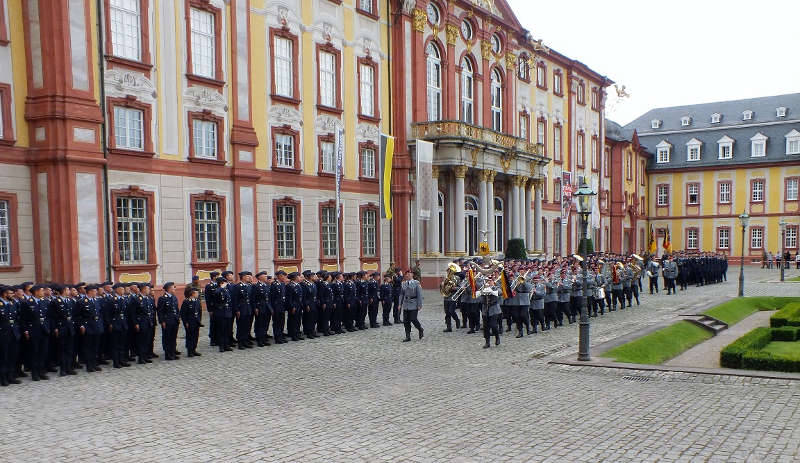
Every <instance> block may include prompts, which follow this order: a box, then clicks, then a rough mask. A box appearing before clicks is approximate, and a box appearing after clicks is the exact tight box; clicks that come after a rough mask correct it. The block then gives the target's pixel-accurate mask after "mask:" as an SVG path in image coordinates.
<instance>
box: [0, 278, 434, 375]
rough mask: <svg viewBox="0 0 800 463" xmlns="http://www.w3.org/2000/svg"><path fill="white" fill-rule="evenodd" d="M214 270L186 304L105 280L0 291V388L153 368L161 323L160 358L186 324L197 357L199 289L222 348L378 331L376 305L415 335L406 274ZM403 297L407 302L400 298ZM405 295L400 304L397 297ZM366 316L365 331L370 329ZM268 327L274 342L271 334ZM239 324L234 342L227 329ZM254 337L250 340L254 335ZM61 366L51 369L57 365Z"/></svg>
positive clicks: (415, 292)
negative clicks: (105, 368)
mask: <svg viewBox="0 0 800 463" xmlns="http://www.w3.org/2000/svg"><path fill="white" fill-rule="evenodd" d="M233 275H234V274H233V272H231V271H225V272H222V273H221V274H220V273H219V272H212V273H211V281H210V282H209V283H208V284H207V285H206V286H205V288H202V289H201V288H200V287H199V285H196V284H192V285H187V286H186V288H185V290H184V299H183V302H182V303H180V304H179V302H178V299H177V296H176V295H175V284H174V283H173V282H167V283H166V284H164V285H163V287H162V290H163V295H161V296H160V297H159V298H158V300H157V301H156V300H155V298H154V296H153V294H152V288H151V285H150V284H147V283H116V284H112V283H111V282H105V283H102V284H97V285H87V284H85V283H78V284H76V285H61V284H52V285H40V284H33V283H32V282H26V283H22V284H20V285H17V286H13V287H11V286H0V384H2V385H3V386H7V385H8V384H18V383H19V379H18V378H20V377H25V376H27V374H26V373H25V372H24V370H23V366H24V367H25V368H26V369H27V370H28V371H30V374H31V379H32V380H34V381H39V380H43V379H44V380H46V379H49V377H48V375H47V373H48V372H55V371H59V375H60V376H67V375H74V374H76V369H77V368H81V367H82V366H83V365H84V364H85V366H86V371H87V372H90V373H91V372H95V371H101V370H102V367H101V366H100V365H108V364H109V361H111V362H112V364H113V367H114V368H123V367H128V366H130V363H129V362H130V361H132V360H137V359H138V362H137V363H140V364H145V363H152V359H153V358H156V357H158V355H156V354H155V352H154V350H153V344H154V340H155V331H156V328H157V326H159V325H160V326H161V331H162V332H161V342H162V349H163V353H164V358H165V360H175V359H177V358H178V357H179V356H180V355H181V354H182V353H181V352H179V351H178V350H177V336H178V331H179V327H180V326H181V325H183V327H184V330H185V338H186V350H187V354H188V357H193V356H200V355H201V354H200V353H199V352H197V345H198V338H199V331H200V328H201V327H202V326H204V325H203V309H202V302H201V293H202V295H203V297H204V299H205V302H206V308H207V310H208V312H209V314H210V315H211V317H210V318H211V326H210V330H209V337H210V343H211V345H212V346H218V347H219V350H220V351H221V352H226V351H231V350H233V347H234V346H236V347H238V348H239V349H242V350H243V349H248V348H251V347H253V341H255V342H256V343H257V345H258V346H267V345H270V342H269V339H272V340H273V342H275V343H276V344H282V343H286V342H287V340H286V338H287V337H288V338H290V339H292V340H294V341H300V340H302V339H306V338H309V339H311V338H316V337H318V336H330V335H334V334H341V333H344V332H353V331H358V330H365V329H367V327H368V326H369V328H378V327H380V326H381V324H380V323H379V321H378V316H379V304H380V305H381V306H382V307H381V308H382V322H383V325H385V326H391V325H392V321H391V320H390V319H393V320H394V323H401V319H400V313H401V307H402V308H403V309H404V310H403V315H404V320H402V322H403V323H404V325H406V339H405V340H410V331H411V325H412V324H413V325H414V326H416V327H417V329H418V330H419V336H420V338H422V335H423V330H422V326H421V325H420V324H419V322H418V321H417V320H416V311H417V310H418V309H419V308H420V307H421V304H422V293H421V287H420V286H419V283H418V282H417V281H416V280H413V281H411V276H412V275H411V272H406V275H405V279H406V280H409V281H403V280H404V275H403V272H402V271H399V270H392V271H391V272H387V275H386V276H385V277H383V282H381V275H380V273H379V272H374V273H370V274H367V273H366V272H363V271H362V272H355V273H342V272H326V271H319V272H311V271H309V270H306V271H304V272H303V273H299V272H292V273H289V274H287V273H286V272H284V271H278V272H276V273H275V277H274V278H273V277H272V276H271V275H269V274H267V273H266V272H259V273H257V274H256V275H255V276H253V275H252V273H251V272H248V271H244V272H240V273H239V280H238V281H236V280H235V279H234V277H233ZM404 294H405V298H404ZM404 299H405V300H404ZM367 320H369V325H367ZM270 323H271V324H272V336H269V335H268V331H269V326H270ZM234 325H235V328H236V335H235V337H234V334H233V329H234ZM253 335H255V336H253ZM56 367H58V368H56Z"/></svg>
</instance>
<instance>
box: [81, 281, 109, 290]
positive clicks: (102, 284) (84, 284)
mask: <svg viewBox="0 0 800 463" xmlns="http://www.w3.org/2000/svg"><path fill="white" fill-rule="evenodd" d="M113 285H114V283H112V282H110V281H108V280H106V281H104V282H102V283H100V284H97V285H95V286H113ZM75 286H86V283H78V284H77V285H75ZM95 289H96V288H95Z"/></svg>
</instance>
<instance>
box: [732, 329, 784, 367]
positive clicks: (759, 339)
mask: <svg viewBox="0 0 800 463" xmlns="http://www.w3.org/2000/svg"><path fill="white" fill-rule="evenodd" d="M770 341H772V331H771V330H770V329H769V328H767V327H761V328H756V329H754V330H753V331H751V332H749V333H747V334H745V335H744V336H742V337H741V338H739V339H737V340H736V341H734V342H732V343H731V344H729V345H728V346H727V347H725V348H724V349H722V352H720V355H719V363H720V365H722V367H723V368H742V356H743V354H745V353H746V352H748V351H757V350H758V349H761V348H762V347H764V346H766V345H767V344H769V343H770Z"/></svg>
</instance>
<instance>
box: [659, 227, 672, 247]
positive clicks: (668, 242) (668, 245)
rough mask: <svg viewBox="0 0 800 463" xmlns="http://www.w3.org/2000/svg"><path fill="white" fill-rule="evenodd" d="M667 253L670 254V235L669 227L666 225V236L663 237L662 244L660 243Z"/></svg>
mask: <svg viewBox="0 0 800 463" xmlns="http://www.w3.org/2000/svg"><path fill="white" fill-rule="evenodd" d="M661 246H662V247H663V248H664V251H666V252H667V254H672V237H671V236H670V234H669V227H667V236H666V238H664V244H662V245H661Z"/></svg>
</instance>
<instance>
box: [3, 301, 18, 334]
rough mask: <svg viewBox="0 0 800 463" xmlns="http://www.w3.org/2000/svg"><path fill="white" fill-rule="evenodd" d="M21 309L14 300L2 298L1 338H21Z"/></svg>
mask: <svg viewBox="0 0 800 463" xmlns="http://www.w3.org/2000/svg"><path fill="white" fill-rule="evenodd" d="M21 335H22V333H21V331H20V327H19V311H18V309H17V305H16V304H14V303H13V302H12V301H7V300H5V299H0V339H8V338H9V337H10V338H11V339H15V340H16V339H19V338H20V336H21Z"/></svg>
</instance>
